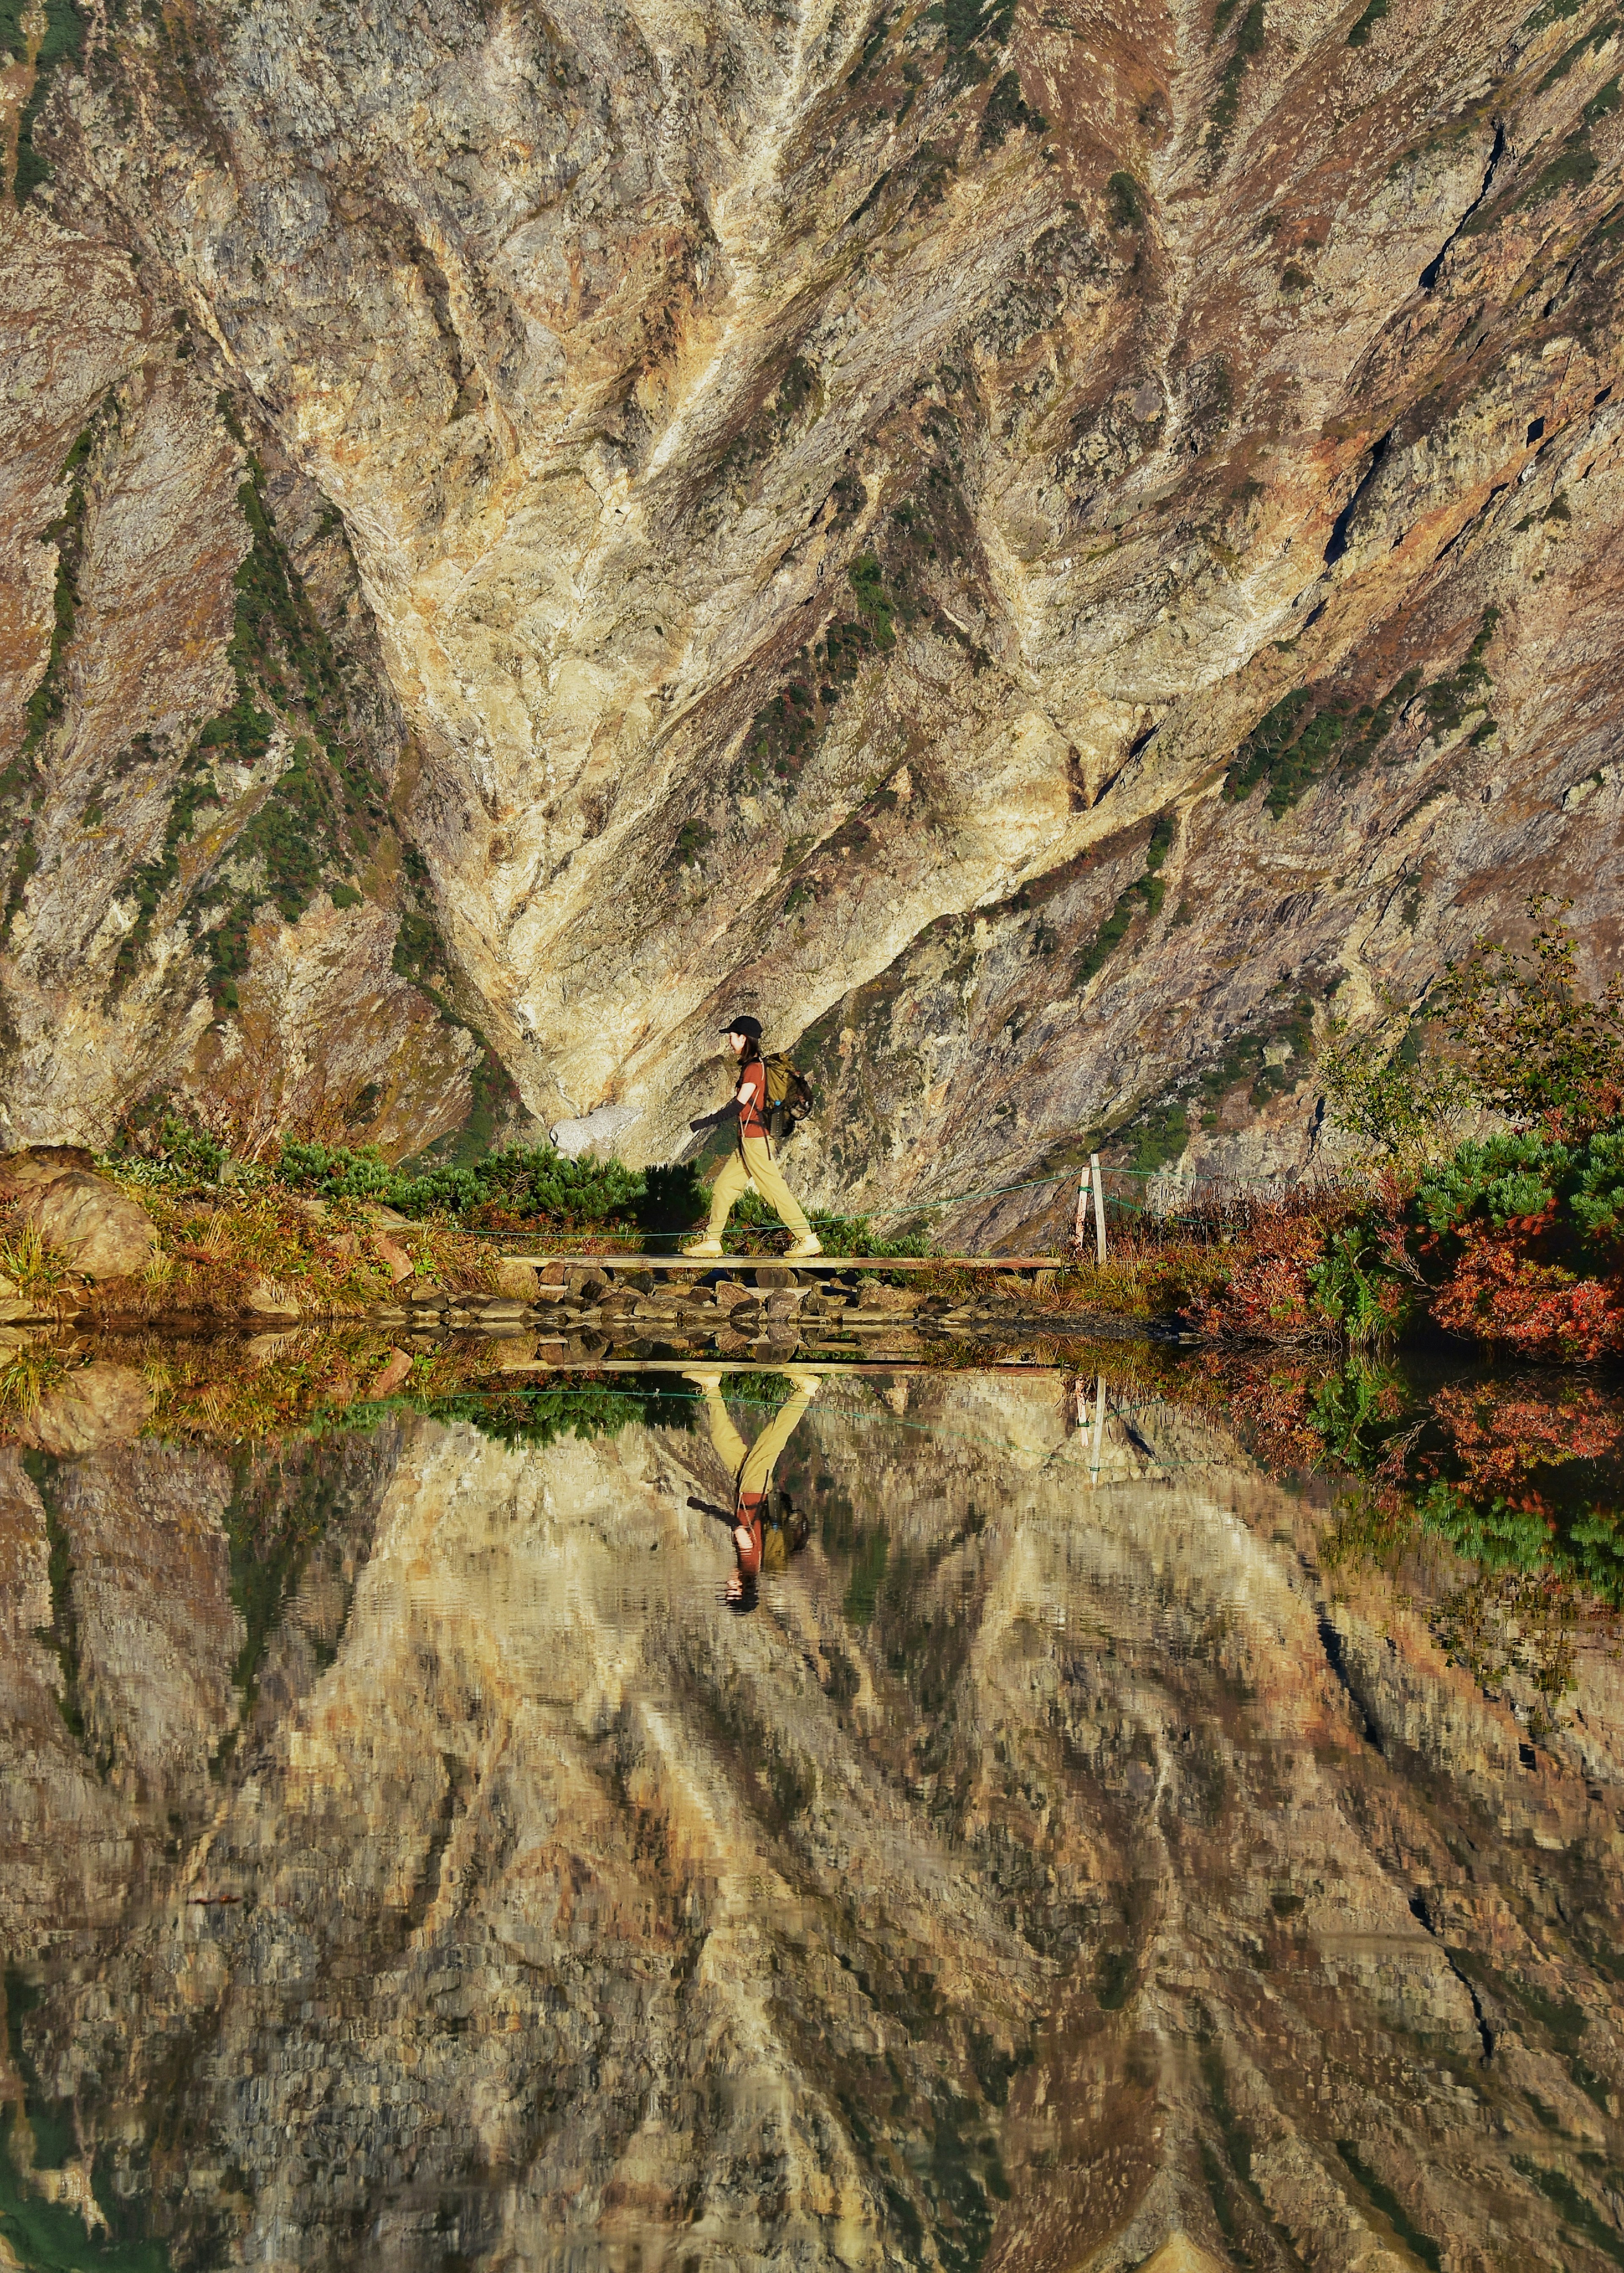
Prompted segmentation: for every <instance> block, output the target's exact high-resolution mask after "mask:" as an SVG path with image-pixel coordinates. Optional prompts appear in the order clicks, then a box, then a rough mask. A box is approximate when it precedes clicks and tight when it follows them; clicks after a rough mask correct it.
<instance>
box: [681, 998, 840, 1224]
mask: <svg viewBox="0 0 1624 2273" xmlns="http://www.w3.org/2000/svg"><path fill="white" fill-rule="evenodd" d="M722 1031H723V1032H724V1033H725V1034H726V1037H727V1039H728V1043H729V1045H730V1046H731V1047H732V1050H733V1055H734V1056H735V1057H736V1058H737V1059H738V1060H739V1086H738V1088H737V1089H736V1090H735V1091H733V1098H732V1100H731V1101H730V1102H729V1103H728V1104H726V1105H725V1106H723V1107H722V1109H721V1111H720V1112H719V1113H707V1114H703V1115H702V1116H701V1118H700V1119H699V1120H697V1121H689V1123H688V1126H689V1128H690V1129H693V1130H695V1133H697V1132H698V1131H699V1130H700V1129H717V1128H719V1127H720V1126H721V1124H722V1123H723V1122H724V1121H737V1122H738V1124H739V1144H738V1150H737V1151H736V1152H734V1153H733V1157H732V1159H729V1160H727V1161H726V1162H725V1163H724V1164H723V1167H722V1173H721V1174H720V1175H719V1176H718V1178H717V1180H716V1183H715V1185H714V1187H713V1188H712V1189H711V1220H710V1222H709V1223H708V1224H707V1225H706V1226H705V1229H704V1234H703V1237H702V1238H699V1239H695V1240H691V1241H690V1242H689V1243H688V1246H686V1247H685V1248H684V1249H683V1250H682V1252H683V1253H684V1255H719V1254H720V1253H721V1252H722V1232H723V1229H724V1227H725V1226H726V1222H727V1219H728V1217H729V1215H730V1214H731V1213H732V1212H733V1204H734V1202H735V1201H736V1200H739V1199H741V1198H742V1197H743V1196H744V1193H745V1191H746V1190H747V1189H748V1187H749V1186H750V1185H752V1184H753V1185H754V1186H755V1187H756V1190H757V1191H758V1192H759V1193H760V1194H761V1196H762V1197H763V1199H764V1200H765V1201H766V1203H767V1204H768V1206H769V1207H773V1208H777V1210H778V1214H779V1217H780V1219H782V1220H783V1221H784V1222H785V1223H786V1224H787V1225H788V1226H789V1228H790V1229H791V1231H792V1232H793V1234H795V1240H794V1245H793V1247H791V1248H790V1249H787V1251H786V1257H785V1260H786V1262H788V1261H793V1260H794V1259H795V1258H797V1257H801V1256H806V1255H821V1254H822V1253H823V1246H822V1243H821V1242H820V1241H819V1239H818V1236H817V1234H816V1232H815V1231H814V1230H813V1228H812V1227H811V1225H810V1224H809V1223H808V1221H807V1219H806V1215H805V1212H803V1210H802V1208H801V1203H800V1201H799V1200H798V1199H797V1198H796V1197H795V1195H794V1193H793V1192H792V1191H791V1189H790V1188H789V1186H788V1185H787V1184H786V1182H785V1181H784V1176H783V1172H782V1171H781V1169H780V1168H779V1167H778V1162H777V1161H776V1160H775V1159H773V1157H772V1140H771V1137H769V1136H768V1134H767V1069H766V1067H765V1065H764V1064H763V1062H762V1052H761V1031H762V1030H761V1021H760V1019H759V1018H732V1019H730V1020H729V1021H728V1023H727V1024H726V1026H724V1027H723V1028H722Z"/></svg>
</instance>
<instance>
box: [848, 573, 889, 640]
mask: <svg viewBox="0 0 1624 2273" xmlns="http://www.w3.org/2000/svg"><path fill="white" fill-rule="evenodd" d="M846 581H847V582H848V583H849V584H850V585H851V588H852V589H853V592H855V593H856V595H857V611H858V613H859V615H861V618H862V619H863V621H864V622H865V623H866V624H867V625H868V629H869V630H870V632H871V633H872V634H873V635H874V641H875V644H876V646H877V647H882V648H886V647H892V646H894V645H895V644H896V637H897V635H896V634H895V632H894V631H893V630H892V629H891V602H890V600H889V599H888V598H887V597H886V596H885V586H884V581H883V578H882V576H881V573H880V564H879V562H878V560H877V559H876V558H875V556H874V554H873V553H872V552H861V553H859V554H858V556H857V558H856V559H855V560H853V563H852V565H851V566H850V567H849V568H848V569H847V570H846Z"/></svg>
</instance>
